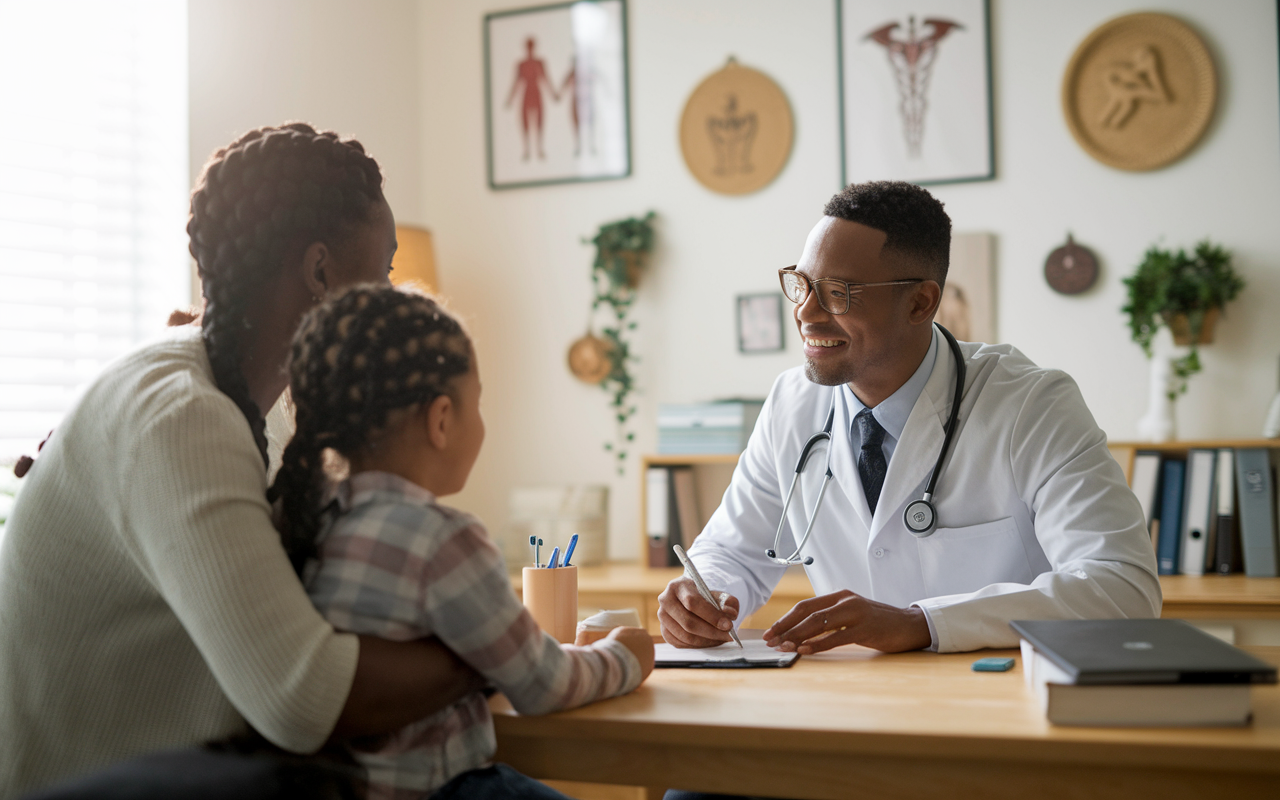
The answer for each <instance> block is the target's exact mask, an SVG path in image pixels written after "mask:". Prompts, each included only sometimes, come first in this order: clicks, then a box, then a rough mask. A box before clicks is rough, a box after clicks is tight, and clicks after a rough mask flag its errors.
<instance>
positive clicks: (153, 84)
mask: <svg viewBox="0 0 1280 800" xmlns="http://www.w3.org/2000/svg"><path fill="white" fill-rule="evenodd" d="M0 12H2V23H0V76H3V78H2V80H3V86H4V91H3V93H0V96H2V97H3V103H2V104H0V465H8V464H12V463H13V462H14V460H16V458H17V457H18V456H19V455H22V454H24V453H25V454H31V455H35V448H36V446H37V445H38V444H39V442H40V441H41V440H42V439H43V438H44V436H45V435H46V434H47V433H48V432H49V430H50V429H52V428H55V427H57V425H58V422H59V420H61V419H62V417H63V415H64V414H65V413H66V412H67V411H68V410H69V409H70V408H71V405H72V404H73V403H74V402H75V399H76V398H77V397H78V396H79V395H80V393H81V392H82V391H83V390H84V388H85V386H86V385H87V384H88V383H89V382H90V381H91V380H93V378H94V377H95V376H96V375H97V374H98V373H99V372H100V371H101V370H102V368H103V366H105V365H106V364H107V363H108V362H109V361H111V360H112V359H114V358H116V357H118V356H120V355H122V354H123V353H125V352H127V351H129V350H130V349H132V348H133V347H135V346H136V345H137V344H138V343H140V342H143V341H145V340H147V339H149V338H152V337H154V336H157V335H160V334H162V333H163V331H164V327H165V321H166V319H167V317H168V314H169V312H170V311H172V310H173V309H175V308H179V307H186V306H188V305H190V298H191V283H190V281H191V278H190V274H191V270H190V262H189V257H188V256H187V249H186V233H185V231H184V228H185V225H186V215H187V198H188V187H189V182H190V181H189V176H188V171H187V170H188V162H187V9H186V3H185V2H181V1H180V0H113V2H96V1H90V2H86V1H85V0H77V1H76V2H70V1H69V0H40V2H9V1H8V0H3V1H2V2H0ZM4 469H5V470H6V471H8V467H7V466H6V467H4ZM5 489H6V487H5V486H0V495H2V494H4V493H5ZM5 501H6V498H5V497H2V496H0V526H2V525H3V522H2V519H3V516H4V513H5V508H4V506H5V504H6V503H5Z"/></svg>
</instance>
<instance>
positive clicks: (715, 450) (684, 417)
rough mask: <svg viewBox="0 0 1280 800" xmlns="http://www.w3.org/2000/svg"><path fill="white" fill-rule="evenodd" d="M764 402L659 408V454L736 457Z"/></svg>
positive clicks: (754, 424) (738, 401) (749, 434)
mask: <svg viewBox="0 0 1280 800" xmlns="http://www.w3.org/2000/svg"><path fill="white" fill-rule="evenodd" d="M763 406H764V401H763V400H722V401H719V402H715V403H680V404H676V403H662V404H659V405H658V452H659V453H661V454H663V455H702V454H713V455H714V454H729V455H737V454H738V453H741V452H742V451H743V450H744V449H746V446H747V439H748V438H749V437H750V436H751V431H752V429H754V428H755V426H756V418H757V417H759V416H760V409H761V408H762V407H763Z"/></svg>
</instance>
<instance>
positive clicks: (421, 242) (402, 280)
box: [391, 225, 440, 293]
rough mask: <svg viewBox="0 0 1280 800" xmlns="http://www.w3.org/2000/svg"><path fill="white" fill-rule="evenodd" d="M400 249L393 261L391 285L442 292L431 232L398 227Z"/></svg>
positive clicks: (407, 226) (424, 229) (397, 235)
mask: <svg viewBox="0 0 1280 800" xmlns="http://www.w3.org/2000/svg"><path fill="white" fill-rule="evenodd" d="M396 241H397V242H398V244H399V247H398V248H397V249H396V254H395V257H394V258H392V259H391V267H392V270H391V283H393V284H394V285H396V286H405V285H409V286H414V287H416V288H418V289H421V290H423V291H425V292H432V293H434V292H438V291H439V290H440V285H439V283H437V282H436V254H435V248H433V247H432V246H431V231H429V230H427V229H426V228H418V227H415V226H413V225H397V226H396Z"/></svg>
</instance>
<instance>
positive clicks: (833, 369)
mask: <svg viewBox="0 0 1280 800" xmlns="http://www.w3.org/2000/svg"><path fill="white" fill-rule="evenodd" d="M857 372H858V371H857V370H856V369H854V368H852V367H850V366H849V365H848V364H832V365H830V366H828V367H827V368H825V369H824V368H823V367H821V366H819V365H818V364H816V363H814V361H813V360H812V359H808V358H806V359H805V360H804V376H805V377H806V378H808V379H809V380H810V381H812V382H813V383H816V384H818V385H819V386H839V385H840V384H842V383H852V382H853V380H854V378H856V377H857Z"/></svg>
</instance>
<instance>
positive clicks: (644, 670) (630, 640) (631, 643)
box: [605, 628, 653, 682]
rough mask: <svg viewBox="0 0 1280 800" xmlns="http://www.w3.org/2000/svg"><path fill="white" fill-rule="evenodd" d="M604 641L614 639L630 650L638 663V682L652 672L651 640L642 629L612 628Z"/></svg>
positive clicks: (647, 633)
mask: <svg viewBox="0 0 1280 800" xmlns="http://www.w3.org/2000/svg"><path fill="white" fill-rule="evenodd" d="M605 638H606V639H614V640H616V641H619V642H621V643H622V645H623V646H624V647H626V648H627V649H628V650H630V651H631V652H632V653H633V654H634V655H635V657H636V660H637V661H639V662H640V680H641V682H643V681H644V680H645V678H648V677H649V673H650V672H653V638H652V637H651V636H649V632H648V631H646V630H644V629H643V628H614V629H613V630H611V631H609V635H608V636H606V637H605Z"/></svg>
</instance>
